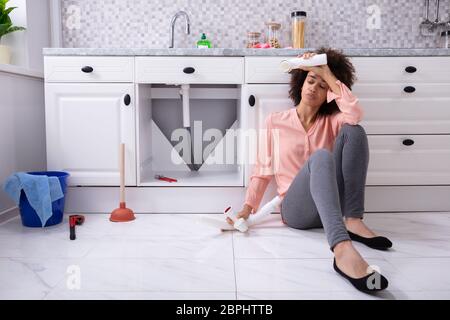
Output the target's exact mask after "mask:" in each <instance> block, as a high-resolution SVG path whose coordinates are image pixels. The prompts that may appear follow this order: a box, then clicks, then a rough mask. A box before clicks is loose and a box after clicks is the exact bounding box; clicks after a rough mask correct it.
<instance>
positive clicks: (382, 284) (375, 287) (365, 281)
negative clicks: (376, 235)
mask: <svg viewBox="0 0 450 320" xmlns="http://www.w3.org/2000/svg"><path fill="white" fill-rule="evenodd" d="M333 268H334V270H336V272H337V273H339V274H340V275H341V276H342V277H344V278H345V279H347V280H348V281H350V283H351V284H352V285H353V286H354V287H355V288H356V289H358V290H359V291H363V292H376V291H381V290H384V289H386V288H387V287H388V284H389V282H388V280H387V279H386V278H385V277H384V276H383V275H381V274H380V273H378V272H377V271H374V272H372V273H371V274H368V275H367V276H365V277H362V278H357V279H355V278H352V277H350V276H348V275H346V274H345V273H344V272H342V271H341V270H340V269H339V268H338V266H337V265H336V259H334V260H333ZM377 279H379V281H378V280H377Z"/></svg>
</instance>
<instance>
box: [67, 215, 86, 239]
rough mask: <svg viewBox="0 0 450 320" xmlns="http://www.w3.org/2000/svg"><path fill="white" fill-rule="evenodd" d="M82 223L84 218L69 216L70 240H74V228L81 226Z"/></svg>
mask: <svg viewBox="0 0 450 320" xmlns="http://www.w3.org/2000/svg"><path fill="white" fill-rule="evenodd" d="M83 223H84V216H83V215H81V214H74V215H71V216H69V229H70V236H69V238H70V240H75V239H76V238H77V235H76V233H75V226H81V225H82V224H83Z"/></svg>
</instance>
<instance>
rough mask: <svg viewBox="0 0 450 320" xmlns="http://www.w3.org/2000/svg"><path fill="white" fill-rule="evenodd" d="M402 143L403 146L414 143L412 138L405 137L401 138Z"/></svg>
mask: <svg viewBox="0 0 450 320" xmlns="http://www.w3.org/2000/svg"><path fill="white" fill-rule="evenodd" d="M403 144H404V145H405V146H408V147H409V146H412V145H413V144H414V140H412V139H405V140H403Z"/></svg>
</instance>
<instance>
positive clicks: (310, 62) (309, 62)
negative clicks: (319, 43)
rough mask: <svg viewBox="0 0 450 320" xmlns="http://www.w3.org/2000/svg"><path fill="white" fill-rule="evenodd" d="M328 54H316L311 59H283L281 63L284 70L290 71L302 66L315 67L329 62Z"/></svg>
mask: <svg viewBox="0 0 450 320" xmlns="http://www.w3.org/2000/svg"><path fill="white" fill-rule="evenodd" d="M327 63H328V62H327V55H326V54H325V53H322V54H316V55H314V56H312V57H311V58H309V59H304V58H293V59H289V60H283V61H281V63H280V67H281V69H282V70H283V72H290V71H292V70H293V69H298V68H300V67H315V66H321V65H325V64H327Z"/></svg>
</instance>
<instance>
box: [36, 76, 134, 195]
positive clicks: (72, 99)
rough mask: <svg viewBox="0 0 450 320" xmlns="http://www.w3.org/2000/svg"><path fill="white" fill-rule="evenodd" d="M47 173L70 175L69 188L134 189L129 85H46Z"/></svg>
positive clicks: (131, 99)
mask: <svg viewBox="0 0 450 320" xmlns="http://www.w3.org/2000/svg"><path fill="white" fill-rule="evenodd" d="M45 100H46V109H45V112H46V117H45V118H46V132H47V168H48V170H63V171H67V172H69V173H70V178H69V185H72V186H76V185H81V186H115V185H119V160H118V159H119V145H120V143H122V142H123V143H125V150H126V152H125V164H126V168H125V172H126V177H125V183H126V185H136V156H135V154H136V148H135V99H134V85H133V84H132V83H129V84H127V83H121V84H112V83H108V84H104V83H46V85H45Z"/></svg>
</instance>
